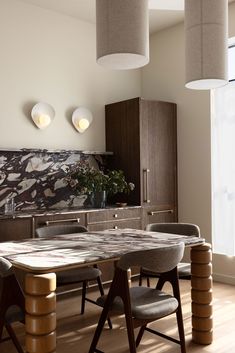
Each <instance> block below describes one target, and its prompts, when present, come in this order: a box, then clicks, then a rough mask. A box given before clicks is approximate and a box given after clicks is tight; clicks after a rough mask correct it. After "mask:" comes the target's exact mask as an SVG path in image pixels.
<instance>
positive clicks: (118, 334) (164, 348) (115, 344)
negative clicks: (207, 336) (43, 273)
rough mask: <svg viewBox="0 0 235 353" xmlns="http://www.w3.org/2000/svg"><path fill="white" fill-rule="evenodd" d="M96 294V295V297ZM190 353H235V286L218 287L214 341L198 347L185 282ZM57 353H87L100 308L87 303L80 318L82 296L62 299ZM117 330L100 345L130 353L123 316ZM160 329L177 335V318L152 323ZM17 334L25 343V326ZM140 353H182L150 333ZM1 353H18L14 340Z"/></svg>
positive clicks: (111, 352) (0, 347) (110, 351)
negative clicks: (192, 337) (193, 334)
mask: <svg viewBox="0 0 235 353" xmlns="http://www.w3.org/2000/svg"><path fill="white" fill-rule="evenodd" d="M95 294H96V293H92V295H91V296H92V297H95ZM181 295H182V302H183V313H184V324H185V333H186V342H187V353H199V352H200V353H204V352H205V353H206V352H208V353H234V352H235V287H234V286H230V285H225V284H220V283H215V284H214V342H213V344H211V345H209V346H198V345H195V344H193V343H192V342H191V319H190V283H189V281H181ZM57 308H58V313H57V318H58V328H57V353H67V352H68V353H87V352H88V350H89V346H90V342H91V339H92V337H93V333H94V330H95V327H96V324H97V320H98V318H99V314H100V309H99V308H98V307H96V306H94V305H92V304H90V303H87V308H86V312H85V315H83V316H81V315H79V309H80V297H77V296H74V297H73V298H69V299H63V300H58V305H57ZM112 322H113V330H109V329H108V327H107V326H106V328H105V330H104V331H103V335H102V337H101V340H100V343H99V349H101V350H103V351H104V352H105V353H128V352H129V350H128V342H127V335H126V330H125V322H124V318H123V317H117V318H113V320H112ZM152 327H157V328H158V330H162V331H165V332H167V333H168V334H172V335H175V336H177V331H176V321H175V318H174V316H172V317H168V318H166V319H163V320H160V321H158V322H155V323H154V324H152ZM16 332H17V334H18V337H19V338H20V341H21V342H22V343H23V342H24V331H23V326H22V325H21V326H20V327H19V326H18V325H17V327H16ZM137 351H138V352H139V353H180V349H179V347H178V346H177V345H175V344H174V343H169V342H168V341H165V340H163V339H161V338H160V337H157V336H154V335H152V334H150V333H148V332H146V333H145V334H144V337H143V339H142V341H141V344H140V346H139V348H138V350H137ZM0 352H1V353H15V352H16V351H15V348H14V347H13V345H12V343H11V341H8V342H4V343H2V344H1V345H0Z"/></svg>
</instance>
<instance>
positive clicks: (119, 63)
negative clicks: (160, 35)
mask: <svg viewBox="0 0 235 353" xmlns="http://www.w3.org/2000/svg"><path fill="white" fill-rule="evenodd" d="M96 49H97V63H98V64H100V65H103V66H105V67H107V68H109V69H114V70H128V69H136V68H138V67H141V66H144V65H146V64H148V62H149V9H148V0H139V1H136V0H125V1H117V0H96Z"/></svg>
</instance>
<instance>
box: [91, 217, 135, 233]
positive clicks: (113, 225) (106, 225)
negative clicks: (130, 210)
mask: <svg viewBox="0 0 235 353" xmlns="http://www.w3.org/2000/svg"><path fill="white" fill-rule="evenodd" d="M87 228H88V231H89V232H92V231H99V230H105V229H123V228H133V229H141V219H129V220H124V221H113V222H100V223H95V224H94V223H93V224H90V225H88V227H87Z"/></svg>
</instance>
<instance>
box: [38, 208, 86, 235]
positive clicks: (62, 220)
mask: <svg viewBox="0 0 235 353" xmlns="http://www.w3.org/2000/svg"><path fill="white" fill-rule="evenodd" d="M68 223H70V224H71V223H79V224H81V225H82V226H86V213H85V212H73V213H72V212H69V213H63V212H62V213H61V214H52V215H42V216H41V215H39V216H35V217H34V227H33V236H34V235H35V229H36V228H40V227H45V226H49V225H59V224H68Z"/></svg>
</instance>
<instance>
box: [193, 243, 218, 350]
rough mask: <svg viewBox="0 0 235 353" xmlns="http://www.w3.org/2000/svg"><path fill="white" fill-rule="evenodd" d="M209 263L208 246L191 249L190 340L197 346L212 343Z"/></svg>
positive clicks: (210, 273) (210, 271) (210, 268)
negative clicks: (197, 344)
mask: <svg viewBox="0 0 235 353" xmlns="http://www.w3.org/2000/svg"><path fill="white" fill-rule="evenodd" d="M211 262H212V251H211V245H210V244H207V243H206V244H203V245H200V246H195V247H192V248H191V272H192V279H191V283H192V292H191V295H192V339H193V341H194V342H195V343H199V344H210V343H212V341H213V318H212V263H211Z"/></svg>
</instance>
